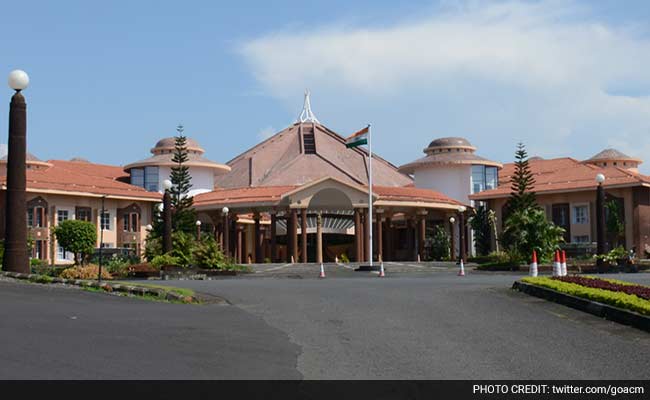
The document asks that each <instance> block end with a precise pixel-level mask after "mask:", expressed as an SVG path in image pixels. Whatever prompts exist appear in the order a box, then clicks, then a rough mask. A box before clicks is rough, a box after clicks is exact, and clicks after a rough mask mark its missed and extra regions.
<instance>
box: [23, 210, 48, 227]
mask: <svg viewBox="0 0 650 400" xmlns="http://www.w3.org/2000/svg"><path fill="white" fill-rule="evenodd" d="M27 226H28V227H30V228H43V227H44V226H45V208H43V207H33V208H28V209H27Z"/></svg>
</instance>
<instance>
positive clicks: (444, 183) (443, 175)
mask: <svg viewBox="0 0 650 400" xmlns="http://www.w3.org/2000/svg"><path fill="white" fill-rule="evenodd" d="M471 177H472V166H471V165H445V166H435V167H429V168H427V167H423V168H419V169H417V170H416V171H415V174H414V175H413V178H414V180H415V187H418V188H423V189H432V190H436V191H438V192H440V193H442V194H445V195H447V196H449V197H451V198H452V199H455V200H458V201H460V202H462V203H465V204H468V203H469V197H468V196H469V195H470V193H471V182H470V180H471Z"/></svg>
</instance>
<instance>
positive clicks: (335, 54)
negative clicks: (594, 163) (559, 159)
mask: <svg viewBox="0 0 650 400" xmlns="http://www.w3.org/2000/svg"><path fill="white" fill-rule="evenodd" d="M645 33H646V32H643V31H640V30H638V29H637V27H633V26H629V25H628V26H625V27H617V26H614V25H612V24H610V23H608V22H607V21H606V20H602V19H599V18H598V17H597V16H595V15H592V12H591V11H590V10H589V9H588V8H586V7H583V6H582V5H580V4H579V3H576V2H573V1H559V0H549V1H540V2H535V3H532V2H516V1H515V2H499V3H494V2H492V3H486V2H447V3H445V5H444V6H442V7H439V8H438V9H436V11H435V12H433V13H431V14H430V15H428V16H424V17H421V18H419V19H417V20H410V21H401V22H397V23H395V24H393V25H391V26H383V27H360V26H358V25H356V26H346V25H341V24H340V25H337V26H334V27H331V24H329V25H328V27H323V28H316V29H314V30H310V31H302V32H295V31H293V32H292V31H281V32H272V33H268V34H266V35H264V36H261V37H258V38H254V39H252V40H250V41H248V42H246V43H244V44H243V46H242V48H241V53H242V55H243V56H244V58H245V59H246V61H247V62H248V65H249V66H250V68H251V71H252V73H253V74H254V75H255V77H256V78H257V80H258V81H259V82H260V84H261V85H262V86H263V87H264V89H265V90H266V91H268V92H269V93H270V94H272V95H274V96H276V97H278V98H283V99H286V98H288V97H289V96H293V97H295V94H296V93H300V92H301V91H302V90H303V88H305V87H310V88H312V89H313V91H312V92H313V93H314V96H317V95H318V94H317V93H318V91H319V90H320V91H322V92H323V93H325V94H326V95H327V96H335V95H336V93H337V92H339V93H354V94H355V96H356V98H355V100H354V101H359V100H360V99H361V100H364V99H365V100H366V101H369V102H372V104H373V105H374V106H376V107H377V108H382V106H381V104H382V102H384V103H386V104H389V103H390V104H396V99H409V98H411V99H417V102H415V103H417V104H415V105H410V107H408V108H407V107H400V106H399V105H395V106H394V107H393V108H392V109H391V110H392V112H393V114H394V118H396V119H400V120H401V121H404V120H405V119H407V118H408V116H407V114H406V113H408V112H411V113H412V112H414V111H415V112H420V113H423V112H424V113H427V114H429V115H430V116H431V117H433V118H434V119H435V121H436V122H435V124H436V125H437V126H438V127H440V128H442V129H446V128H450V127H453V128H456V129H466V130H467V133H473V134H479V133H485V134H487V135H488V136H490V137H491V139H492V140H491V143H487V146H488V147H486V149H488V150H491V151H492V152H493V153H495V154H497V155H498V156H499V157H504V154H506V153H502V152H500V151H499V150H494V149H495V148H496V147H495V144H494V140H493V139H494V138H497V139H503V140H509V142H508V153H507V154H510V153H511V150H512V149H511V148H512V147H514V146H511V145H510V144H511V142H514V139H513V136H518V137H519V138H520V139H522V140H526V141H528V142H529V143H530V144H531V146H534V147H535V148H534V150H533V152H534V153H539V154H541V155H545V156H553V155H558V152H560V153H561V151H558V146H560V148H562V146H565V147H564V148H566V146H569V147H572V146H577V145H578V144H579V143H580V142H581V141H582V142H584V141H586V140H588V141H589V143H587V145H586V146H582V147H581V148H580V149H578V150H582V151H585V152H586V151H592V152H595V151H596V150H599V149H600V148H602V147H604V146H605V145H606V144H607V143H610V142H612V139H611V137H612V136H613V135H614V136H617V135H618V137H620V138H629V140H632V141H635V140H636V141H637V142H638V143H637V144H638V146H634V148H632V149H631V150H634V149H640V148H645V149H650V138H648V137H649V135H648V132H649V131H650V123H649V122H648V121H649V120H650V118H649V117H650V97H648V95H649V94H650V93H643V92H641V93H638V91H630V93H629V94H628V95H626V92H625V91H623V93H621V90H619V88H639V87H641V88H650V69H648V68H647V65H650V40H649V39H648V37H647V36H644V34H645ZM632 92H634V93H632ZM346 101H347V102H351V101H353V100H349V99H345V98H344V97H343V96H341V98H340V99H339V102H338V103H337V104H339V106H341V105H344V104H345V103H346ZM294 102H295V100H294ZM323 103H327V102H326V101H324V102H323ZM436 104H443V106H442V108H443V109H445V111H444V112H442V111H436V110H435V109H433V108H432V107H431V105H436ZM451 105H453V106H454V108H446V107H451ZM427 106H428V107H427ZM418 107H419V109H418ZM342 108H345V107H342ZM450 110H453V111H455V113H458V114H462V115H463V116H464V118H465V121H461V120H460V118H459V117H453V116H450V115H449V111H450ZM380 118H381V117H380ZM454 118H457V119H458V120H456V121H454ZM413 124H414V126H413V127H414V128H418V126H417V121H414V122H413ZM393 125H396V124H393ZM449 133H450V134H454V135H461V136H462V135H464V134H465V133H464V132H462V131H461V132H449ZM431 134H432V133H431V132H430V131H429V132H426V133H423V134H422V135H429V136H430V135H431ZM429 136H427V139H430V137H429ZM413 139H414V142H415V140H419V141H422V140H424V137H422V138H420V137H417V135H414V137H413ZM479 140H481V139H479ZM486 142H487V141H486ZM619 142H620V141H619ZM413 144H415V143H413ZM423 144H425V142H424V141H422V142H419V143H418V144H417V146H418V147H417V148H421V147H422V145H423ZM490 146H491V147H490ZM571 150H572V151H573V149H571ZM389 151H395V152H396V150H389ZM566 153H570V152H569V151H564V154H561V155H566ZM395 154H396V155H398V156H400V155H399V154H398V153H395ZM572 155H574V156H576V154H572ZM588 155H590V154H584V156H588ZM508 157H509V156H508ZM402 161H405V160H402Z"/></svg>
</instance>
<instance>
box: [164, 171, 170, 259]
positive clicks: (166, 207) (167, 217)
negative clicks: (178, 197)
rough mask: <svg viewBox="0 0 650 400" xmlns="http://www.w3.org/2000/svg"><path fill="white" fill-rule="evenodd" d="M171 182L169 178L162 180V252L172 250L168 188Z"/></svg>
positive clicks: (165, 252)
mask: <svg viewBox="0 0 650 400" xmlns="http://www.w3.org/2000/svg"><path fill="white" fill-rule="evenodd" d="M171 188H172V182H171V181H170V180H169V179H165V180H164V181H163V190H164V191H165V193H164V194H163V254H167V253H169V252H171V251H172V197H171V194H170V193H169V189H171Z"/></svg>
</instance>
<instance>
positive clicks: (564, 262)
mask: <svg viewBox="0 0 650 400" xmlns="http://www.w3.org/2000/svg"><path fill="white" fill-rule="evenodd" d="M562 276H567V270H566V251H564V250H562Z"/></svg>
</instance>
